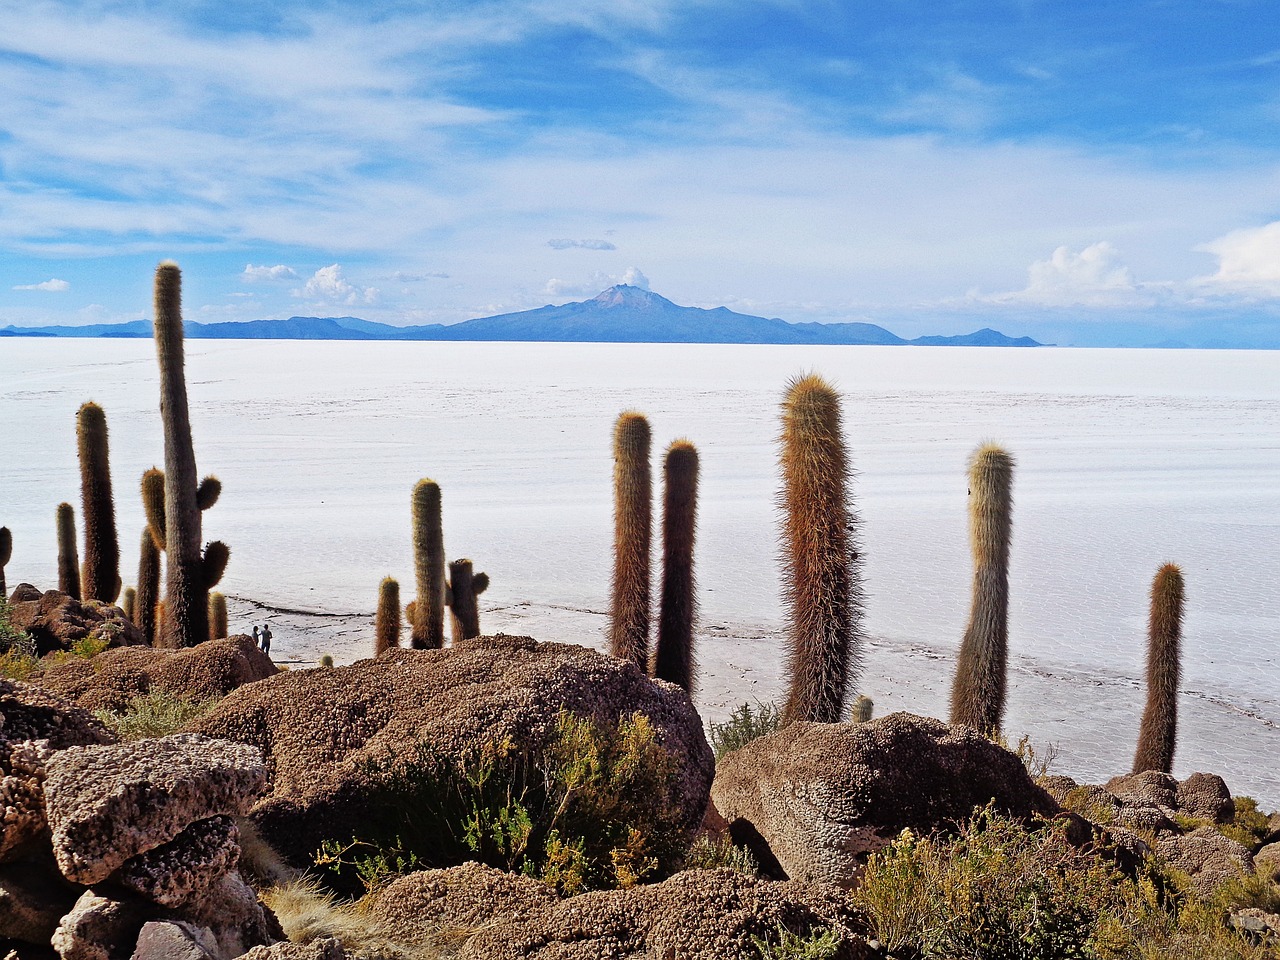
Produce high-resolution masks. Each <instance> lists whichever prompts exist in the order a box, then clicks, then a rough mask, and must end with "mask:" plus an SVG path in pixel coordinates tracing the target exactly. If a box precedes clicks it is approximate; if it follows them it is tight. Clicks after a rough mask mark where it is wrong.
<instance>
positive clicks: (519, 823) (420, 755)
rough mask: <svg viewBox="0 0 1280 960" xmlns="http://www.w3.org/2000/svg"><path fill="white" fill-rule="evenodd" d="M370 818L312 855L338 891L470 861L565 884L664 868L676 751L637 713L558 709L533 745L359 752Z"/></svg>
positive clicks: (616, 879) (671, 846)
mask: <svg viewBox="0 0 1280 960" xmlns="http://www.w3.org/2000/svg"><path fill="white" fill-rule="evenodd" d="M362 773H363V775H364V777H365V778H366V780H367V782H369V783H370V784H371V785H373V786H371V788H370V789H369V790H367V791H366V796H368V797H370V798H371V799H370V801H369V804H370V810H369V816H368V817H367V818H366V822H367V824H368V826H367V828H366V829H365V830H364V831H362V833H361V834H360V835H358V836H356V837H353V838H351V840H350V842H349V843H343V844H341V845H334V844H326V845H325V846H324V847H323V848H322V849H321V850H320V851H319V852H318V853H317V855H316V863H317V864H318V865H321V866H324V867H327V868H328V869H329V870H330V871H332V876H331V878H330V879H331V882H332V884H333V885H334V886H335V887H336V888H337V889H339V890H340V891H343V892H354V891H355V890H357V889H358V888H359V887H360V886H365V887H368V886H371V885H375V884H377V883H379V882H381V881H382V880H384V879H386V878H387V877H389V876H392V875H395V874H398V873H401V872H405V871H407V870H413V869H422V868H425V867H444V866H450V865H453V864H458V863H463V862H465V861H467V860H477V861H479V862H481V863H485V864H488V865H490V866H493V867H497V868H499V869H502V870H508V871H512V872H517V873H523V874H525V875H528V876H532V877H537V878H538V879H541V880H543V881H545V882H547V883H549V884H551V885H553V886H555V887H556V888H557V889H558V890H560V891H561V892H563V893H566V894H573V893H577V892H580V891H582V890H590V889H608V888H613V887H627V886H631V885H632V884H635V883H638V882H640V881H641V880H648V879H651V878H656V877H658V876H663V875H666V874H669V873H671V872H672V871H674V870H675V869H676V868H678V867H679V866H680V865H681V863H682V861H683V859H684V854H685V845H686V838H685V831H684V829H683V824H682V823H681V822H680V818H679V814H678V811H676V810H675V809H674V808H673V807H672V805H671V803H670V799H669V798H670V796H671V793H672V790H673V787H674V783H675V778H676V776H677V769H676V763H675V759H674V758H673V757H672V756H671V755H670V754H669V753H668V752H667V751H666V750H665V749H663V748H662V747H661V746H660V745H659V744H658V742H657V739H656V736H655V733H654V729H653V726H652V724H651V723H650V721H649V720H648V718H647V717H645V716H644V715H643V714H639V713H637V714H633V715H632V716H629V717H624V718H622V719H620V720H619V722H618V723H617V725H616V726H613V725H600V724H597V723H595V722H593V721H592V720H590V719H583V718H580V717H576V716H574V715H572V714H569V713H562V714H561V715H560V717H559V719H558V720H557V724H556V728H555V730H554V733H553V735H552V736H551V738H550V741H549V742H548V743H547V744H546V746H544V747H543V748H542V749H540V750H531V749H519V748H517V747H515V746H514V745H513V744H511V743H509V742H505V743H490V744H486V745H484V746H483V747H481V748H479V749H476V750H473V751H472V752H471V753H470V754H469V755H467V756H465V757H463V758H461V759H459V758H456V757H452V756H448V755H446V754H445V753H444V752H443V751H441V750H440V749H438V748H436V747H433V746H432V745H431V744H430V743H429V742H427V741H425V740H424V741H419V742H418V743H416V744H414V745H412V746H410V747H408V748H407V749H404V750H401V751H399V752H397V754H396V755H395V756H391V755H387V756H385V757H383V758H380V759H375V760H369V761H367V762H366V764H365V767H364V769H363V771H362Z"/></svg>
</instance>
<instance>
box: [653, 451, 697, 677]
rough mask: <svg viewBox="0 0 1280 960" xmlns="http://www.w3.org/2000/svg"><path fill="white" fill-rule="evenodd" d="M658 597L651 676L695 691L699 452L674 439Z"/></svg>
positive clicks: (666, 468)
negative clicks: (660, 595) (660, 586)
mask: <svg viewBox="0 0 1280 960" xmlns="http://www.w3.org/2000/svg"><path fill="white" fill-rule="evenodd" d="M662 473H663V478H664V481H665V482H664V484H663V499H662V597H661V600H660V604H659V615H658V644H657V650H656V652H655V654H654V661H653V675H654V676H655V677H657V678H658V679H660V680H666V681H668V682H669V683H674V684H676V686H679V687H683V688H684V690H685V691H686V692H687V693H689V694H690V695H692V694H693V692H694V683H695V680H696V673H697V660H696V658H695V657H694V650H693V626H694V619H695V618H696V617H697V610H698V599H697V592H696V589H695V583H694V576H693V545H694V534H695V528H696V526H697V514H698V451H697V449H696V448H695V447H694V445H693V444H692V443H690V442H689V441H688V440H676V441H675V442H674V443H672V444H671V446H669V447H668V448H667V455H666V458H665V459H664V461H663V466H662Z"/></svg>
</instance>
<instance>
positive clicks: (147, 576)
mask: <svg viewBox="0 0 1280 960" xmlns="http://www.w3.org/2000/svg"><path fill="white" fill-rule="evenodd" d="M162 516H163V514H162ZM159 602H160V548H159V547H158V546H157V545H156V540H155V535H154V532H153V530H152V528H151V526H150V525H148V526H147V527H145V528H144V529H143V531H142V543H141V544H140V545H139V548H138V590H137V595H136V596H135V597H134V601H133V609H134V612H133V613H132V614H131V615H130V617H129V619H130V620H132V621H133V622H134V624H135V625H136V626H137V628H138V629H139V630H141V631H142V635H143V636H144V637H145V638H146V640H147V643H149V644H151V645H153V646H154V645H155V642H156V604H157V603H159Z"/></svg>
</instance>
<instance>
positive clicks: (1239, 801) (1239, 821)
mask: <svg viewBox="0 0 1280 960" xmlns="http://www.w3.org/2000/svg"><path fill="white" fill-rule="evenodd" d="M1233 799H1234V801H1235V805H1236V813H1235V817H1234V818H1233V819H1232V821H1231V822H1230V823H1228V824H1226V825H1225V826H1221V827H1219V828H1218V829H1219V830H1220V831H1222V833H1223V835H1225V836H1228V837H1230V838H1231V839H1232V840H1238V841H1239V842H1240V843H1243V844H1244V845H1245V846H1246V847H1248V848H1249V849H1250V850H1252V849H1253V848H1254V847H1256V846H1257V845H1258V844H1260V843H1261V842H1262V841H1263V840H1265V839H1266V838H1267V837H1269V836H1270V835H1271V818H1270V817H1269V816H1267V815H1266V814H1265V813H1263V812H1262V811H1261V810H1259V809H1258V801H1257V800H1255V799H1253V797H1235V798H1233Z"/></svg>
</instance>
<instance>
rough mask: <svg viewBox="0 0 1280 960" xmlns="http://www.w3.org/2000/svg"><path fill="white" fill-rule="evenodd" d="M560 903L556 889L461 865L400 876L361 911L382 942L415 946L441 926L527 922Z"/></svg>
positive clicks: (529, 879) (463, 927)
mask: <svg viewBox="0 0 1280 960" xmlns="http://www.w3.org/2000/svg"><path fill="white" fill-rule="evenodd" d="M559 901H560V898H559V896H557V895H556V891H555V888H554V887H552V886H549V885H548V884H545V883H543V882H542V881H540V880H534V879H533V878H532V877H522V876H519V875H518V874H514V873H507V872H505V871H503V870H496V869H494V868H493V867H486V866H484V865H483V864H479V863H464V864H462V865H460V866H457V867H448V868H446V869H443V870H419V871H417V872H416V873H410V874H406V875H405V876H403V877H399V878H397V879H396V880H395V881H393V882H391V883H389V884H387V885H386V886H384V887H380V888H378V889H377V890H376V891H375V892H374V893H373V894H372V895H371V896H370V897H369V898H368V900H366V901H365V902H364V903H362V905H361V908H362V911H363V914H364V916H365V917H367V918H368V919H369V920H370V921H371V922H372V923H373V924H376V926H377V929H378V931H379V933H381V934H382V935H383V936H384V937H385V938H386V939H388V940H390V941H393V942H398V943H414V942H422V941H423V940H425V939H427V938H428V936H429V935H430V933H431V931H433V930H436V929H439V928H440V927H444V928H446V929H459V930H468V929H473V928H476V927H481V926H485V925H487V924H495V923H498V924H502V923H516V924H519V923H527V922H528V920H529V917H530V915H532V914H534V913H536V912H537V911H538V910H540V909H541V908H543V907H547V906H550V905H552V904H555V903H558V902H559Z"/></svg>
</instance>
